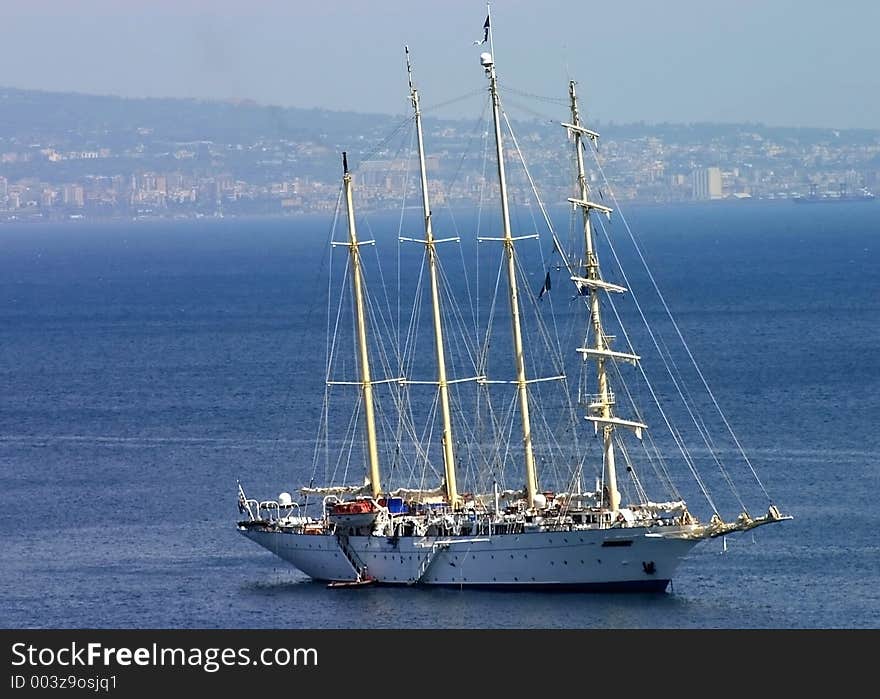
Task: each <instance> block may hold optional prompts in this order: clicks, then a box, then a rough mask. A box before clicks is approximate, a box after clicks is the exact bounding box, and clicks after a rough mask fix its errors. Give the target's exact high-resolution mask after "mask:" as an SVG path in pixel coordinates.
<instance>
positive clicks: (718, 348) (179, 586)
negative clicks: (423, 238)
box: [0, 203, 880, 629]
mask: <svg viewBox="0 0 880 699" xmlns="http://www.w3.org/2000/svg"><path fill="white" fill-rule="evenodd" d="M626 213H627V220H628V221H629V223H630V224H631V225H632V227H633V229H634V230H636V231H637V232H638V235H639V239H640V242H641V244H642V246H643V249H644V251H645V256H646V258H647V259H648V261H649V263H650V265H651V268H652V271H653V272H654V274H655V276H656V279H657V282H658V284H659V285H660V287H661V288H662V289H663V291H664V292H665V294H666V299H667V301H668V302H669V305H670V307H671V309H672V311H673V313H675V314H676V317H677V319H678V320H679V323H680V325H681V328H682V330H683V332H685V333H686V335H687V337H688V339H689V341H690V342H691V345H690V346H691V349H692V350H693V352H694V354H695V356H696V357H697V358H698V360H699V362H700V366H701V368H702V369H703V371H704V374H705V376H706V378H707V380H708V381H709V383H710V385H711V386H712V388H713V390H714V391H715V395H716V397H717V398H718V401H719V403H720V404H721V405H722V406H723V407H724V409H725V411H726V415H727V417H728V419H729V420H730V422H731V424H732V425H733V426H734V428H735V430H736V433H737V436H738V437H739V440H740V441H741V443H742V445H743V446H744V448H745V450H746V452H747V453H748V454H749V456H750V458H751V460H752V462H753V463H754V465H755V467H756V469H757V471H758V473H759V475H760V476H761V478H762V479H763V482H764V484H765V485H766V487H767V490H768V491H769V492H770V493H771V495H772V497H773V499H774V501H775V502H777V503H778V505H779V506H780V507H781V509H783V510H784V511H786V512H788V513H791V514H793V515H794V517H795V519H794V520H793V521H790V522H785V523H783V524H779V525H773V526H769V527H764V528H760V529H757V530H754V531H753V532H748V533H744V534H739V535H735V536H731V537H728V542H727V543H728V546H727V550H726V551H722V542H721V541H720V540H713V541H708V542H704V543H701V544H700V545H699V546H698V547H697V548H696V549H695V550H694V551H693V553H692V554H691V555H690V556H689V557H688V558H687V559H686V560H685V562H684V563H683V565H682V566H681V568H680V569H679V572H678V575H677V577H676V578H675V579H674V582H673V586H672V587H671V588H670V590H669V591H668V592H666V593H664V594H651V595H638V594H635V595H634V594H619V595H618V594H588V593H570V592H567V593H548V592H540V593H537V592H503V593H502V592H492V591H466V590H464V591H463V590H431V589H411V588H406V589H396V588H366V589H361V590H331V589H327V588H326V587H325V585H323V584H320V583H314V582H310V581H309V580H307V579H306V578H304V577H303V576H302V575H301V574H300V573H298V572H297V571H295V570H294V569H292V568H290V567H289V566H288V565H287V564H285V563H284V562H282V561H281V560H279V559H277V558H275V557H274V556H272V555H271V554H270V553H268V552H266V551H264V550H263V549H261V548H259V547H257V546H256V545H255V544H253V543H251V542H249V541H247V540H246V539H244V538H243V537H242V536H241V535H239V534H238V533H237V531H236V529H235V521H236V519H237V518H238V516H239V514H238V510H237V506H236V481H237V480H238V479H240V480H241V481H242V483H243V484H244V485H245V487H246V488H247V490H248V493H249V494H252V495H254V496H257V497H274V496H275V495H276V494H277V493H278V492H279V491H281V490H289V491H291V492H293V491H295V489H296V488H297V487H298V486H299V485H300V484H302V483H304V482H307V480H308V478H309V476H310V469H311V451H310V440H311V439H312V438H313V436H314V434H315V429H316V417H317V411H318V408H319V407H320V399H321V395H322V393H321V391H322V389H321V375H320V370H319V371H317V372H316V370H315V367H316V366H317V367H319V368H320V365H321V361H322V359H321V358H322V357H323V352H324V343H323V339H322V337H323V333H324V330H325V324H326V316H325V312H324V308H323V301H318V300H317V299H320V298H321V297H322V292H321V291H320V289H323V288H324V286H325V285H326V281H325V280H323V279H322V278H321V275H320V272H321V270H322V268H323V264H324V261H325V260H326V255H327V252H326V246H325V242H326V239H327V233H328V229H329V226H330V217H329V216H308V217H302V218H293V219H284V220H256V219H254V220H244V219H242V220H230V219H224V220H211V221H207V220H201V221H173V222H172V221H166V222H122V223H120V222H116V223H102V224H95V223H88V222H71V223H68V224H63V225H60V224H46V225H40V224H27V225H5V226H2V227H0V551H2V554H0V559H2V565H0V589H2V590H3V596H2V602H0V626H2V627H4V628H43V627H47V628H95V627H100V628H104V627H109V628H215V627H220V628H239V627H248V628H265V627H272V628H309V629H317V628H363V627H393V628H459V627H463V628H484V627H516V628H564V627H567V628H685V627H688V628H766V627H772V628H805V627H806V628H857V627H862V628H863V627H869V628H878V627H880V565H878V562H880V539H878V536H877V524H878V513H880V506H878V492H880V475H878V474H880V204H861V203H855V204H833V205H817V206H810V207H799V206H793V205H790V204H786V203H773V204H769V203H767V204H761V203H736V204H729V203H718V204H716V205H705V206H699V205H692V206H684V207H677V208H673V207H630V209H629V210H628V211H627V212H626ZM389 221H395V223H394V226H392V228H393V230H392V231H391V234H395V235H396V233H397V230H396V219H394V218H393V217H388V218H383V217H381V216H376V217H373V219H372V224H371V225H369V226H368V227H367V228H372V229H376V230H366V229H363V227H362V231H363V235H364V236H372V235H375V236H376V237H377V239H379V238H380V237H381V236H382V235H385V234H383V233H379V232H377V230H378V229H379V228H380V227H381V224H383V223H387V222H389ZM405 234H407V235H419V233H418V230H417V229H414V230H408V231H406V232H405ZM537 278H538V279H540V273H539V275H538V277H537ZM322 285H324V286H322ZM319 306H320V307H319ZM315 358H317V360H316V359H315ZM316 361H317V364H316V363H315V362H316Z"/></svg>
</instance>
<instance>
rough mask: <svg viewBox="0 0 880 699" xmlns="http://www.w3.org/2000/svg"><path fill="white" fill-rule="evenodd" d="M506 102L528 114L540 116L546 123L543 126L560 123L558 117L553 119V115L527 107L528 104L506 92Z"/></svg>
mask: <svg viewBox="0 0 880 699" xmlns="http://www.w3.org/2000/svg"><path fill="white" fill-rule="evenodd" d="M506 92H509V90H505V93H506ZM504 104H505V105H508V104H510V105H513V106H514V107H516V108H517V109H521V110H522V111H524V112H526V113H527V114H531V115H532V116H533V117H537V118H539V119H540V120H541V121H542V122H545V123H542V124H541V125H542V126H547V125H548V124H558V123H559V121H558V120H557V119H553V118H552V117H550V116H549V115H547V114H544V113H543V112H539V111H537V110H535V109H532V108H531V107H527V106H526V105H524V104H523V103H522V102H519V101H518V100H514V99H510V97H508V96H507V95H506V94H505V96H504Z"/></svg>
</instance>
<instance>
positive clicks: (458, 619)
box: [240, 576, 693, 629]
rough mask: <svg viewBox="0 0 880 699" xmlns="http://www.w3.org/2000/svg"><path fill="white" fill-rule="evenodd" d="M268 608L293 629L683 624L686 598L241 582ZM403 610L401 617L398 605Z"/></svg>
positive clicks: (286, 579) (281, 579)
mask: <svg viewBox="0 0 880 699" xmlns="http://www.w3.org/2000/svg"><path fill="white" fill-rule="evenodd" d="M240 589H241V593H242V595H243V596H244V597H246V598H250V601H251V602H252V603H254V604H256V605H262V604H266V605H267V609H268V608H271V609H272V612H273V614H274V615H275V617H274V623H275V624H277V625H279V626H285V625H289V626H291V627H299V628H358V627H361V626H363V624H364V620H365V619H369V620H370V621H369V624H370V626H371V627H373V628H401V627H405V628H517V629H554V628H652V627H659V626H669V625H672V626H678V625H687V624H686V623H678V621H681V622H683V621H684V620H685V619H686V618H687V617H688V616H690V615H689V609H690V607H691V606H692V604H693V603H692V602H691V601H690V600H689V599H687V598H686V597H682V596H679V595H676V594H674V593H671V592H665V593H620V594H615V593H584V592H573V591H565V592H546V591H541V592H536V591H528V590H505V591H494V590H468V589H455V588H445V587H444V588H432V587H398V586H388V587H383V586H377V587H363V588H356V589H353V588H341V589H329V588H328V587H327V585H326V584H325V583H320V582H315V581H312V580H309V579H307V578H298V577H288V576H280V577H278V578H277V579H275V580H272V581H266V580H262V581H250V582H245V583H244V584H243V585H242V586H241V588H240ZM404 609H405V610H406V612H405V615H404V616H401V614H402V610H404Z"/></svg>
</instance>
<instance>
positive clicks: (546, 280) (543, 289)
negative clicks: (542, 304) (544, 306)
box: [538, 272, 550, 299]
mask: <svg viewBox="0 0 880 699" xmlns="http://www.w3.org/2000/svg"><path fill="white" fill-rule="evenodd" d="M548 291H550V272H547V276H546V277H544V286H542V287H541V291H540V293H539V294H538V298H539V299H540V298H542V297H543V296H544V294H546V293H547V292H548Z"/></svg>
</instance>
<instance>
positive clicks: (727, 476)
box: [599, 219, 748, 511]
mask: <svg viewBox="0 0 880 699" xmlns="http://www.w3.org/2000/svg"><path fill="white" fill-rule="evenodd" d="M599 225H600V226H601V228H602V233H603V234H604V236H605V240H606V241H607V243H608V247H609V249H610V250H611V252H612V254H613V255H614V259H615V261H616V262H617V266H618V269H619V271H620V273H621V275H622V276H623V279H624V283H625V284H626V286H627V287H629V292H630V296H631V298H632V300H633V303H634V304H635V306H636V308H637V309H638V311H639V314H640V315H641V316H642V322H643V323H644V324H645V327H646V328H647V330H648V333H649V335H650V337H651V340H652V341H653V343H654V348H655V349H656V350H657V353H658V354H659V356H660V359H661V361H662V362H663V365H664V367H665V368H666V372H667V374H669V378H670V379H672V385H673V386H674V387H675V389H676V391H677V392H678V397H679V398H680V399H681V402H682V405H684V407H685V409H686V410H687V413H688V415H689V416H690V418H691V421H692V422H693V423H694V427H696V429H697V433H698V434H699V435H700V437H701V438H702V439H703V443H704V444H705V445H706V448H707V449H708V451H709V454H710V455H711V456H712V459H713V460H714V461H715V465H716V466H718V469H719V471H720V472H721V475H722V477H723V478H724V480H725V481H726V482H727V485H728V486H729V487H730V490H731V492H732V493H733V495H734V497H736V499H737V501H738V502H739V504H740V506H741V507H742V508H743V510H745V511H748V508H747V507H746V505H745V503H744V502H743V499H742V497H740V494H739V491H738V489H737V488H736V486H735V485H734V483H733V480H732V479H731V478H730V474H729V473H728V472H727V470H726V469H725V468H724V465H723V464H722V463H721V461H720V460H719V459H718V456H717V455H716V454H715V452H714V451H713V449H712V446H711V444H710V440H709V439H708V438H707V436H706V434H705V433H704V432H703V430H702V429H701V428H700V422H699V421H698V420H697V417H696V415H695V414H694V410H693V407H692V406H691V404H690V403H689V402H688V400H687V399H686V398H685V396H684V393H683V392H682V388H681V385H680V382H679V381H678V380H677V379H676V377H675V373H674V372H673V371H672V368H671V367H670V364H669V362H667V361H666V359H667V358H666V356H665V355H664V354H663V351H662V350H661V349H660V344H659V342H658V340H657V338H656V335H655V333H654V331H653V329H651V328H650V326H649V325H648V321H647V319H646V318H645V316H644V314H643V313H642V309H641V305H640V304H639V302H638V299H637V298H636V294H635V291H634V289H633V288H632V286H631V285H630V283H629V280H628V279H627V277H626V273H625V271H624V270H623V267H622V265H621V264H620V260H619V258H618V257H617V251H616V250H615V248H614V244H613V243H612V241H611V236H610V234H609V232H608V229H607V227H606V226H605V222H604V221H602V220H601V219H600V221H599ZM607 298H608V303H609V304H611V306H612V307H613V306H614V302H613V301H612V300H611V298H610V296H608V297H607ZM615 313H616V311H615ZM618 322H620V320H619V319H618ZM621 327H622V324H621ZM624 334H626V331H625V330H624ZM627 342H629V338H628V337H627ZM630 349H632V345H631V344H630ZM669 359H670V361H672V362H673V366H674V360H672V358H671V357H670V358H669Z"/></svg>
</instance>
